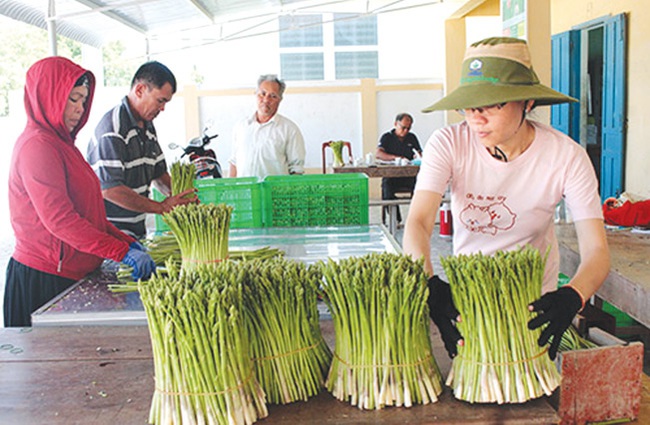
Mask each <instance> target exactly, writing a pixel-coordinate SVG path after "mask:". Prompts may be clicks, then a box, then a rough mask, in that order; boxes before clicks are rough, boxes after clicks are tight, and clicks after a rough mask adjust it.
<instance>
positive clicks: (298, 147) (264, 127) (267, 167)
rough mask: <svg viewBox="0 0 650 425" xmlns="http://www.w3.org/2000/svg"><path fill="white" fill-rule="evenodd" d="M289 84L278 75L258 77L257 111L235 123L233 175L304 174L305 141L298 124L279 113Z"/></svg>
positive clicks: (230, 173) (231, 173)
mask: <svg viewBox="0 0 650 425" xmlns="http://www.w3.org/2000/svg"><path fill="white" fill-rule="evenodd" d="M285 88H286V85H285V83H284V81H282V80H280V79H279V78H278V77H277V76H276V75H262V76H260V78H259V79H258V80H257V90H256V91H255V96H256V98H257V111H255V113H254V114H252V115H251V116H249V117H248V118H245V119H243V120H242V121H240V122H238V123H237V124H236V125H235V128H234V130H233V154H232V157H231V158H230V160H229V162H230V172H229V176H230V177H251V176H257V177H260V178H264V177H266V176H272V175H283V174H303V173H304V168H303V167H304V165H305V141H304V139H303V137H302V133H301V132H300V129H299V128H298V126H297V125H296V124H295V123H294V122H293V121H291V120H289V119H287V118H285V117H284V116H282V115H280V114H278V113H277V112H278V107H279V106H280V102H281V101H282V95H283V94H284V89H285Z"/></svg>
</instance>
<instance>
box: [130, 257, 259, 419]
mask: <svg viewBox="0 0 650 425" xmlns="http://www.w3.org/2000/svg"><path fill="white" fill-rule="evenodd" d="M167 268H168V275H167V276H166V277H161V276H160V275H158V276H153V277H152V278H151V279H150V280H149V281H140V282H139V283H138V290H139V292H140V296H141V298H142V304H143V305H144V309H145V312H146V315H147V322H148V326H149V332H150V336H151V345H152V350H153V360H154V372H155V388H156V389H155V393H154V396H153V400H152V404H151V410H150V415H149V422H150V423H152V424H171V423H176V424H178V423H183V424H229V425H232V424H252V423H254V422H255V421H256V420H257V419H259V418H263V417H265V416H267V415H268V413H267V409H266V404H265V401H264V392H263V390H262V389H261V387H260V386H259V384H258V382H257V380H256V379H255V374H254V371H253V365H252V362H251V359H250V352H249V348H248V340H249V338H250V335H248V332H247V326H246V325H245V323H244V320H245V317H244V311H243V310H244V307H243V295H242V289H241V285H239V284H238V282H237V279H238V273H237V270H236V266H235V265H234V264H233V263H231V262H225V263H222V264H219V265H218V266H216V267H208V266H205V265H202V266H200V267H197V268H195V269H193V270H192V271H191V272H185V271H184V272H183V273H182V274H181V273H179V270H178V268H177V267H176V266H175V265H174V264H171V263H170V264H169V265H168V267H167Z"/></svg>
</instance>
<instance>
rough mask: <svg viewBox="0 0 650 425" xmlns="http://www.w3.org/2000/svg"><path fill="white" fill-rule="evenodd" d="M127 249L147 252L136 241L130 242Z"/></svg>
mask: <svg viewBox="0 0 650 425" xmlns="http://www.w3.org/2000/svg"><path fill="white" fill-rule="evenodd" d="M129 248H131V249H137V250H138V251H142V252H147V248H145V247H144V245H142V244H141V243H140V242H138V241H133V242H131V245H129Z"/></svg>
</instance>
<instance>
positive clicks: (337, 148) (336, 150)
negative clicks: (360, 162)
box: [330, 140, 345, 167]
mask: <svg viewBox="0 0 650 425" xmlns="http://www.w3.org/2000/svg"><path fill="white" fill-rule="evenodd" d="M343 146H345V142H344V141H343V140H337V141H335V142H330V148H332V154H334V162H333V164H332V165H334V166H335V167H341V166H342V165H343Z"/></svg>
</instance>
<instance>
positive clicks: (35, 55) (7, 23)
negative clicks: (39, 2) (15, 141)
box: [0, 18, 81, 116]
mask: <svg viewBox="0 0 650 425" xmlns="http://www.w3.org/2000/svg"><path fill="white" fill-rule="evenodd" d="M0 23H1V24H2V25H0V40H2V43H0V57H2V58H3V60H2V61H0V116H7V115H8V114H9V93H10V92H12V91H14V90H16V89H18V88H20V87H22V86H23V85H24V84H25V74H26V73H27V70H28V69H29V67H30V66H32V64H33V63H34V62H36V61H38V60H39V59H42V58H44V57H47V56H49V54H50V53H49V42H48V37H47V31H45V30H43V29H41V28H38V27H35V26H33V25H28V24H24V23H22V22H18V21H15V20H13V19H8V18H2V19H0ZM57 45H58V52H57V53H58V55H59V56H65V57H67V58H69V59H71V60H73V61H77V62H78V61H79V60H80V59H81V44H79V43H78V42H76V41H74V40H71V39H69V38H66V37H63V36H58V38H57Z"/></svg>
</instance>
